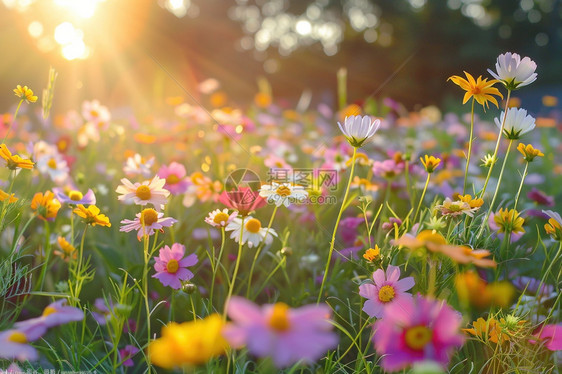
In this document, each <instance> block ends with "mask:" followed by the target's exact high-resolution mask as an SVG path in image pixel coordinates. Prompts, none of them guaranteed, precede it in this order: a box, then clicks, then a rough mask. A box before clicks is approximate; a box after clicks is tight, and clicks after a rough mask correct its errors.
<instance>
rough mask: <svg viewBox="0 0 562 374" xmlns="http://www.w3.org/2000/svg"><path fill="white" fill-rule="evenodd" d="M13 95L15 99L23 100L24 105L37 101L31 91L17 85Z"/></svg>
mask: <svg viewBox="0 0 562 374" xmlns="http://www.w3.org/2000/svg"><path fill="white" fill-rule="evenodd" d="M14 93H15V94H16V96H17V97H20V98H21V99H22V100H25V102H26V103H28V104H29V103H34V102H36V101H37V96H34V95H33V90H32V89H31V88H28V87H27V86H23V87H22V86H20V85H19V84H18V85H17V86H16V88H14Z"/></svg>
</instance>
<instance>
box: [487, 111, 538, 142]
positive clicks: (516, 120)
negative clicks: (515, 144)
mask: <svg viewBox="0 0 562 374" xmlns="http://www.w3.org/2000/svg"><path fill="white" fill-rule="evenodd" d="M504 117H505V118H504ZM504 120H505V125H504V127H503V133H504V135H505V136H506V137H507V138H508V139H513V140H515V139H519V138H520V137H521V135H523V134H526V133H528V132H529V131H531V130H532V129H534V128H535V118H533V116H530V115H527V111H526V110H525V109H517V108H509V109H508V110H507V117H506V115H505V112H504V111H502V113H501V116H500V118H497V117H496V118H494V121H495V122H496V126H498V128H500V129H501V127H502V123H503V122H504Z"/></svg>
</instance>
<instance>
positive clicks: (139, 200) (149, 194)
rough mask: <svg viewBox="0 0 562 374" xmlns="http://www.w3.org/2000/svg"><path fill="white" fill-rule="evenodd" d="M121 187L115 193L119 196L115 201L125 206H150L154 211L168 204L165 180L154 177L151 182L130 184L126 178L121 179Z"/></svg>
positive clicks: (168, 193)
mask: <svg viewBox="0 0 562 374" xmlns="http://www.w3.org/2000/svg"><path fill="white" fill-rule="evenodd" d="M121 183H123V184H122V185H120V186H118V187H117V189H116V190H115V192H117V193H118V194H120V195H121V196H119V197H118V198H117V199H118V200H119V201H122V202H124V203H125V204H133V203H135V204H137V205H141V206H145V205H146V204H152V205H153V206H154V208H155V209H157V210H160V209H162V207H163V206H164V205H166V203H167V202H168V196H169V195H170V192H169V191H168V190H166V189H164V188H163V187H164V184H166V180H165V179H161V178H160V177H159V176H158V175H155V176H154V178H152V179H151V180H147V181H144V182H142V183H138V182H137V183H134V184H133V183H131V181H129V180H128V179H127V178H123V179H121Z"/></svg>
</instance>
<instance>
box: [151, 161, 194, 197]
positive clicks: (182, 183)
mask: <svg viewBox="0 0 562 374" xmlns="http://www.w3.org/2000/svg"><path fill="white" fill-rule="evenodd" d="M157 174H158V176H159V177H160V178H163V179H165V180H166V184H165V185H164V188H165V189H167V190H168V191H170V193H171V194H172V195H181V194H182V193H185V191H187V187H189V181H188V180H187V178H186V174H187V173H186V171H185V167H184V166H183V165H182V164H178V163H177V162H172V163H171V164H170V165H169V166H166V165H162V167H161V168H160V170H158V173H157Z"/></svg>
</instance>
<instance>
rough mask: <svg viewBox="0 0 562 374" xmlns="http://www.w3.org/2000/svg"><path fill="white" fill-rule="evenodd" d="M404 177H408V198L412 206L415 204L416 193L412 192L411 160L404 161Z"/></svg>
mask: <svg viewBox="0 0 562 374" xmlns="http://www.w3.org/2000/svg"><path fill="white" fill-rule="evenodd" d="M404 178H405V179H406V190H407V191H408V199H409V200H410V206H411V207H413V206H414V194H413V193H412V188H411V186H410V161H408V160H406V161H404Z"/></svg>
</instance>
